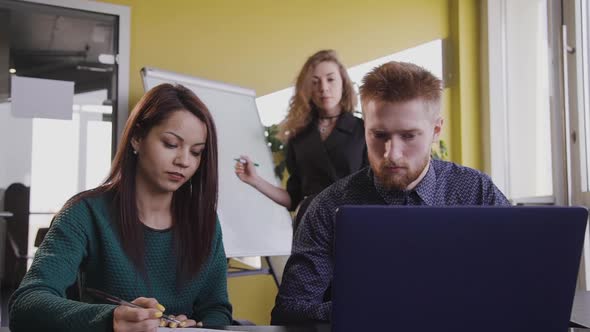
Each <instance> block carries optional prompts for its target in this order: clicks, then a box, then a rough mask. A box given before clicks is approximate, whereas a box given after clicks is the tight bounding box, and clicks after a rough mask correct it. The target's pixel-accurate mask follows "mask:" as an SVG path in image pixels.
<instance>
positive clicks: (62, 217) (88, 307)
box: [9, 201, 115, 332]
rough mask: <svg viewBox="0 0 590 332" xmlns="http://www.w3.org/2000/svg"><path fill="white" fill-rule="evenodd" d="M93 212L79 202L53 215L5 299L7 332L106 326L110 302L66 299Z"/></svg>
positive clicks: (110, 317) (110, 314)
mask: <svg viewBox="0 0 590 332" xmlns="http://www.w3.org/2000/svg"><path fill="white" fill-rule="evenodd" d="M91 224H92V214H91V213H90V210H89V206H88V204H87V203H86V202H85V201H78V202H77V203H75V204H74V205H72V206H70V207H68V208H66V209H64V210H63V211H61V212H60V213H59V214H58V215H56V217H55V218H54V220H53V222H52V224H51V227H50V229H49V232H48V233H47V235H46V237H45V239H44V240H43V243H42V245H41V247H40V248H39V249H38V250H37V253H36V255H35V258H34V260H33V264H32V265H31V268H30V269H29V271H27V273H26V275H25V277H24V279H23V281H22V283H21V284H20V286H19V288H18V289H17V290H16V291H15V292H14V294H13V295H12V297H11V299H10V301H9V312H10V330H11V331H36V330H39V331H40V330H43V331H81V330H84V331H86V332H89V331H110V330H112V326H113V310H114V308H115V306H114V305H106V304H87V303H82V302H77V301H72V300H68V299H66V295H65V291H66V289H67V287H69V286H70V285H72V284H73V283H74V282H75V280H76V277H77V275H78V270H79V268H80V264H81V262H82V260H83V258H84V257H85V256H87V254H88V252H87V248H88V241H89V238H91V234H90V230H91V226H90V225H91Z"/></svg>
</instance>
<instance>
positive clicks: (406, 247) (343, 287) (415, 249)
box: [332, 206, 588, 332]
mask: <svg viewBox="0 0 590 332" xmlns="http://www.w3.org/2000/svg"><path fill="white" fill-rule="evenodd" d="M587 217H588V212H587V210H586V209H584V208H578V207H402V206H395V207H394V206H345V207H341V208H339V210H338V212H337V214H336V226H335V266H334V280H333V295H332V305H333V308H332V310H333V311H332V328H333V331H337V332H345V331H379V330H389V331H480V332H481V331H536V332H543V331H547V332H549V331H551V332H554V331H566V330H567V328H568V323H569V319H570V313H571V308H572V302H573V297H574V292H575V288H576V279H577V274H578V268H579V263H580V257H581V253H582V247H583V243H584V232H585V228H586V220H587Z"/></svg>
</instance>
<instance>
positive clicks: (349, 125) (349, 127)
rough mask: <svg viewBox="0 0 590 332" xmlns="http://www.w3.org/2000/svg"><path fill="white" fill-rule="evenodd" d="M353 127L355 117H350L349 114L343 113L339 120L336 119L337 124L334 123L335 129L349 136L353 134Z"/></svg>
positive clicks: (350, 114)
mask: <svg viewBox="0 0 590 332" xmlns="http://www.w3.org/2000/svg"><path fill="white" fill-rule="evenodd" d="M355 125H356V119H355V116H354V115H352V113H351V112H343V113H342V115H341V116H340V118H339V119H338V122H337V123H336V128H338V129H339V130H342V131H345V132H347V133H349V134H352V133H353V132H354V129H355Z"/></svg>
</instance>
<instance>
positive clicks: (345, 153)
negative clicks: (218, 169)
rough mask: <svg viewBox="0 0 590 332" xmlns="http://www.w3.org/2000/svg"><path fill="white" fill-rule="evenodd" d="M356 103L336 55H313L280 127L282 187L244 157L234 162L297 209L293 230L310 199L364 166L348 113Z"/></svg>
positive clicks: (359, 137) (245, 176)
mask: <svg viewBox="0 0 590 332" xmlns="http://www.w3.org/2000/svg"><path fill="white" fill-rule="evenodd" d="M356 104H357V96H356V94H355V92H354V88H353V86H352V81H351V80H350V78H349V77H348V74H347V72H346V68H345V67H344V66H343V65H342V63H341V62H340V60H339V59H338V56H337V54H336V52H334V51H332V50H322V51H319V52H317V53H315V54H314V55H312V56H311V57H309V58H308V59H307V61H306V62H305V64H304V65H303V68H301V71H300V72H299V75H298V76H297V82H296V85H295V94H294V95H293V97H292V98H291V101H290V104H289V112H288V114H287V117H286V118H285V119H284V120H283V121H282V122H281V124H280V127H279V128H280V130H279V139H281V141H283V143H285V144H286V151H287V153H286V164H287V170H288V172H289V179H288V180H287V189H286V190H285V189H283V188H281V187H277V186H275V185H273V184H271V183H269V182H268V181H266V180H265V179H263V178H261V177H260V176H259V175H258V174H257V173H256V169H255V167H254V165H253V163H252V162H251V161H250V159H249V158H248V156H242V157H241V161H239V162H237V163H236V165H235V172H236V175H237V176H238V177H239V178H240V180H242V181H244V182H245V183H247V184H249V185H251V186H252V187H254V188H256V189H257V190H258V191H260V192H261V193H263V194H264V195H266V196H267V197H269V198H270V199H272V200H273V201H275V202H276V203H277V204H280V205H282V206H284V207H286V208H287V209H289V210H290V211H295V210H296V209H297V208H298V207H299V210H298V212H297V217H296V219H295V223H294V227H296V226H297V224H298V220H299V219H300V218H301V216H302V215H303V212H305V208H306V206H307V205H308V204H309V202H310V201H311V198H312V197H313V196H314V195H316V194H318V193H319V192H321V191H322V190H324V189H325V188H326V187H328V186H330V185H331V184H332V183H334V182H335V181H336V180H338V179H340V178H343V177H345V176H347V175H349V174H351V173H354V172H356V171H358V170H359V169H361V168H363V167H364V166H366V165H367V164H368V162H367V150H366V145H365V136H364V124H363V120H362V119H360V118H357V117H355V116H354V115H353V112H354V107H355V105H356Z"/></svg>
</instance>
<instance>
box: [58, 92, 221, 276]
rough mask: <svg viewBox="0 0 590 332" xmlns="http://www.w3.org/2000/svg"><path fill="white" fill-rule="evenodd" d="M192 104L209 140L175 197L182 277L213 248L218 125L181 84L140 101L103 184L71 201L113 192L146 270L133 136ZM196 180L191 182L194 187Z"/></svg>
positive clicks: (131, 251) (117, 213)
mask: <svg viewBox="0 0 590 332" xmlns="http://www.w3.org/2000/svg"><path fill="white" fill-rule="evenodd" d="M180 110H187V111H189V112H191V113H192V114H194V115H195V116H196V117H197V118H198V119H199V120H201V121H202V122H203V123H204V124H205V126H206V127H207V141H206V143H205V149H204V150H203V154H202V157H201V164H200V166H199V168H198V169H197V171H196V172H195V174H194V175H193V176H192V177H191V178H190V179H189V181H187V182H186V183H185V184H183V185H182V186H181V187H180V188H179V189H178V190H177V191H176V192H174V194H173V197H172V207H171V209H172V211H171V213H172V219H173V223H174V227H173V231H174V238H175V239H174V242H175V243H176V247H175V252H176V257H177V258H176V260H177V281H179V282H182V281H186V280H188V279H190V278H191V277H194V276H196V274H197V273H198V272H199V271H200V270H201V268H202V267H203V265H204V264H205V262H206V261H207V258H208V257H209V255H210V253H211V245H212V242H213V238H214V236H215V228H216V218H217V217H216V211H217V194H218V178H217V131H216V129H215V124H214V122H213V118H212V116H211V113H210V112H209V110H208V109H207V107H206V106H205V104H204V103H203V102H202V101H201V100H200V99H199V98H198V97H197V96H196V95H195V94H194V93H193V92H192V91H191V90H189V89H187V88H185V87H184V86H182V85H171V84H161V85H158V86H156V87H154V88H153V89H151V90H150V91H148V92H147V93H146V94H145V95H144V96H143V97H142V98H141V100H140V101H139V102H138V103H137V105H135V107H134V108H133V110H132V111H131V114H130V115H129V119H128V120H127V123H126V125H125V129H124V131H123V135H122V138H121V141H120V142H119V146H118V147H117V153H116V154H115V158H114V160H113V163H112V166H111V171H110V173H109V175H108V177H107V179H106V180H105V182H104V183H103V184H102V185H101V186H99V187H98V188H96V189H94V190H91V191H89V192H86V193H83V194H81V195H78V196H76V197H75V198H74V199H73V200H72V201H70V202H69V203H68V205H71V204H73V202H75V201H79V200H80V199H82V198H84V197H87V196H90V195H94V194H98V193H105V192H109V193H113V199H114V201H113V202H114V210H113V217H114V218H115V220H116V225H117V227H118V230H119V236H120V237H121V239H125V240H124V241H123V240H121V244H122V245H123V249H124V250H125V252H126V253H127V255H128V256H129V257H130V259H131V260H132V262H133V263H134V264H135V265H136V267H137V268H138V269H139V270H140V271H142V272H145V261H144V253H145V244H144V235H143V234H144V227H143V225H142V223H141V221H140V220H139V217H138V211H137V204H136V193H135V176H136V172H137V158H138V156H137V155H135V154H134V153H133V148H132V146H131V140H132V138H143V137H145V136H147V134H148V133H149V131H150V130H151V129H152V128H153V127H154V126H157V125H158V124H160V123H162V121H164V120H165V119H167V118H168V117H169V116H170V115H171V114H172V113H173V112H177V111H180ZM191 186H192V188H191Z"/></svg>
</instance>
